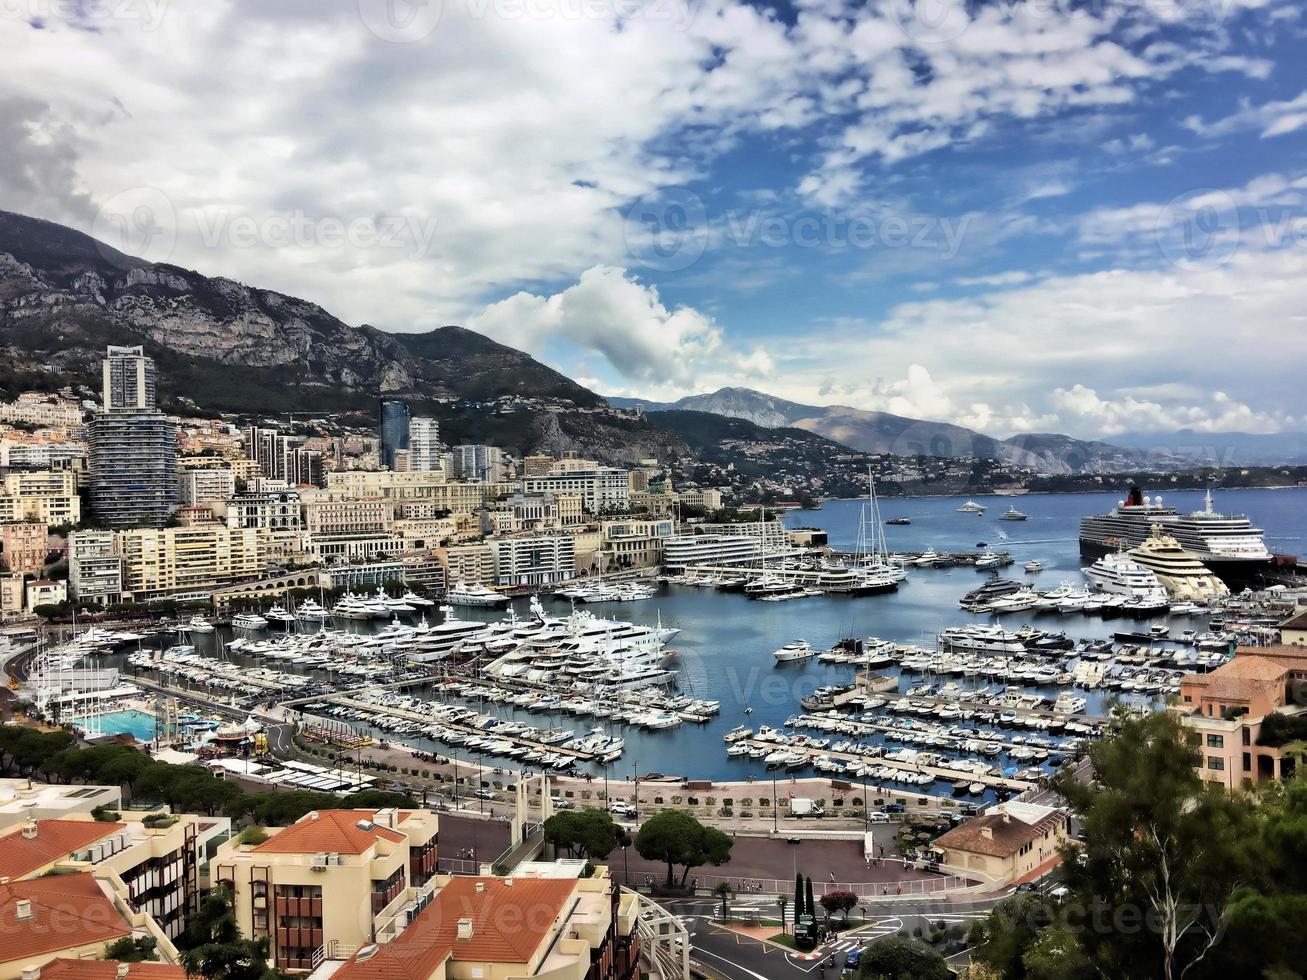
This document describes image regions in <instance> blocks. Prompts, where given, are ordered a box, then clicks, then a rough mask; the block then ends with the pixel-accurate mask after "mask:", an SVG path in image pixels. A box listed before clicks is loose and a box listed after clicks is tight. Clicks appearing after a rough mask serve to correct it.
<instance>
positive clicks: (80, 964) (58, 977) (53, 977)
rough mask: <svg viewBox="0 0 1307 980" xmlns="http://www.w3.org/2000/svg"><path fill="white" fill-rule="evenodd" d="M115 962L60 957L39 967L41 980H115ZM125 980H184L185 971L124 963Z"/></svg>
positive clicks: (177, 968)
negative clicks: (125, 968) (125, 969)
mask: <svg viewBox="0 0 1307 980" xmlns="http://www.w3.org/2000/svg"><path fill="white" fill-rule="evenodd" d="M119 965H120V964H119V963H118V961H117V960H72V959H67V958H65V957H60V958H59V959H57V960H51V961H50V962H49V963H47V964H46V965H45V966H43V967H41V980H117V978H118V967H119ZM121 965H122V966H126V967H127V980H186V971H185V970H183V969H182V968H181V967H180V966H173V965H172V964H171V963H124V964H121Z"/></svg>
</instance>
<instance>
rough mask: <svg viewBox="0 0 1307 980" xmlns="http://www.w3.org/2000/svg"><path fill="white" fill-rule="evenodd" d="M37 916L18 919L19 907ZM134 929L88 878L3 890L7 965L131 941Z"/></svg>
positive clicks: (0, 942) (2, 942)
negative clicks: (29, 907)
mask: <svg viewBox="0 0 1307 980" xmlns="http://www.w3.org/2000/svg"><path fill="white" fill-rule="evenodd" d="M23 900H26V901H29V902H31V903H32V915H31V918H28V919H19V918H18V903H19V902H20V901H23ZM131 934H132V930H131V928H130V927H129V926H128V925H127V922H126V920H125V919H123V917H122V916H121V915H120V914H119V913H118V910H117V909H115V908H114V907H113V905H112V904H111V903H110V901H109V899H107V898H105V896H104V892H102V891H100V886H99V885H97V884H96V883H95V879H94V878H93V877H92V876H91V875H90V874H87V873H82V874H73V875H56V876H54V877H51V878H33V879H32V880H31V881H12V882H10V883H8V884H6V885H0V949H3V951H4V952H3V953H0V956H3V957H4V959H5V961H6V962H12V961H14V960H21V959H23V958H24V957H27V956H38V955H40V954H42V953H56V952H60V951H62V950H70V949H77V948H78V947H81V946H89V945H91V944H93V943H102V942H112V941H113V940H115V939H121V938H122V937H123V936H130V935H131Z"/></svg>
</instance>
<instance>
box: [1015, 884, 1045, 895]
mask: <svg viewBox="0 0 1307 980" xmlns="http://www.w3.org/2000/svg"><path fill="white" fill-rule="evenodd" d="M1012 891H1013V893H1014V894H1016V895H1020V894H1022V893H1024V892H1037V891H1039V889H1038V888H1036V887H1035V886H1034V883H1032V882H1029V881H1023V882H1022V883H1021V884H1019V885H1017V887H1016V888H1014V889H1012Z"/></svg>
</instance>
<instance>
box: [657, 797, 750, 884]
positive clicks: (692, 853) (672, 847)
mask: <svg viewBox="0 0 1307 980" xmlns="http://www.w3.org/2000/svg"><path fill="white" fill-rule="evenodd" d="M635 850H636V852H637V853H638V854H639V855H640V856H641V857H642V858H644V859H645V860H647V861H663V862H665V863H666V864H667V886H668V887H669V888H670V887H671V886H672V882H673V879H672V871H673V869H674V868H675V866H676V865H678V864H679V865H683V866H684V868H685V870H684V871H683V872H682V873H681V884H682V885H684V884H685V879H686V878H688V877H689V875H690V869H691V868H697V867H699V866H700V865H703V864H711V865H714V866H715V865H721V864H725V863H726V862H727V861H729V860H730V859H731V839H730V837H728V836H726V834H723V833H722V832H721V831H720V830H718V829H717V828H716V827H705V826H704V825H703V824H701V823H700V822H699V821H698V820H696V819H695V818H694V817H693V816H691V815H690V814H689V813H687V812H686V811H685V810H663V811H661V812H659V813H657V814H655V815H654V816H652V817H650V818H649V819H648V820H646V821H645V822H644V824H643V825H642V826H641V827H640V832H639V833H638V834H636V835H635Z"/></svg>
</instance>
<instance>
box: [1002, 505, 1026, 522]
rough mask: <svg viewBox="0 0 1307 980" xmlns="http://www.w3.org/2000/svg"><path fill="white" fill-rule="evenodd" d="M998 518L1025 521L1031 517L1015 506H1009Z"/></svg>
mask: <svg viewBox="0 0 1307 980" xmlns="http://www.w3.org/2000/svg"><path fill="white" fill-rule="evenodd" d="M998 519H999V520H1000V521H1025V520H1029V519H1030V518H1029V515H1028V514H1023V513H1021V511H1019V510H1017V509H1016V508H1015V507H1008V509H1007V510H1005V511H1003V513H1002V514H1000V515H999V518H998Z"/></svg>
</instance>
